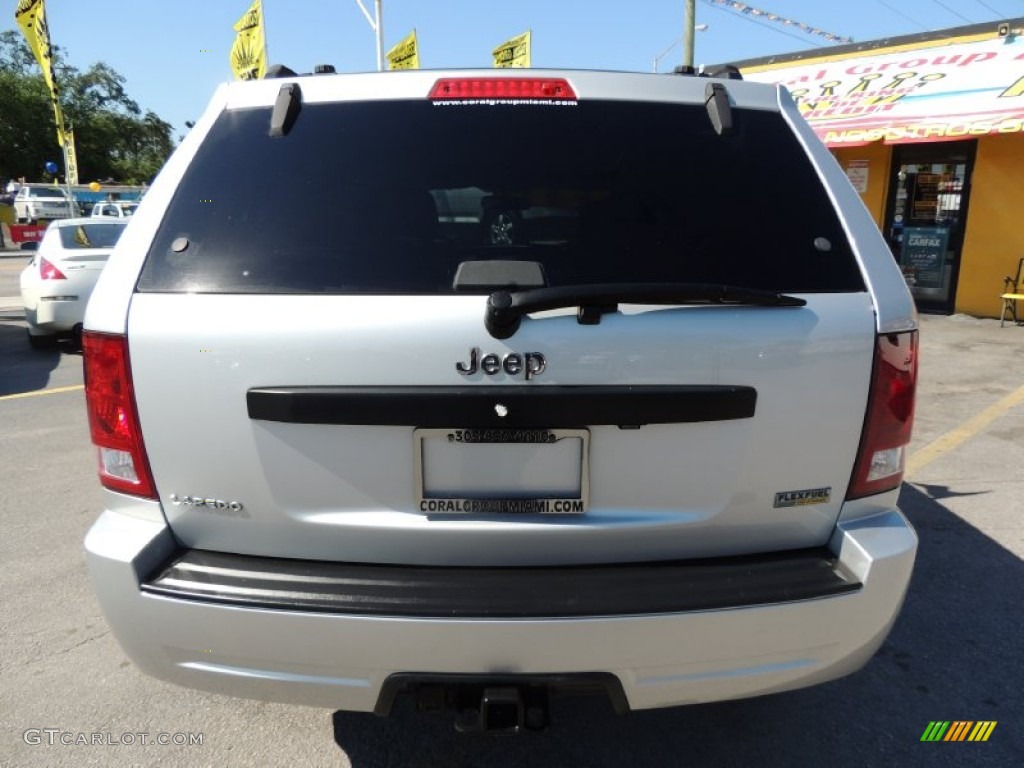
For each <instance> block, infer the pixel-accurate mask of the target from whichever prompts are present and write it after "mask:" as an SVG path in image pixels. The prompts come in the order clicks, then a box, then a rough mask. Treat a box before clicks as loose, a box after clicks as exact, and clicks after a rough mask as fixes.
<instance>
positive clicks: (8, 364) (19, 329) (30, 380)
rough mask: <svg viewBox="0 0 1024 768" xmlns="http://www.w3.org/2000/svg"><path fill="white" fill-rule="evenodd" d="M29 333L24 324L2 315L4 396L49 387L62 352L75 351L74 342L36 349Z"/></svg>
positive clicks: (0, 366)
mask: <svg viewBox="0 0 1024 768" xmlns="http://www.w3.org/2000/svg"><path fill="white" fill-rule="evenodd" d="M26 333H27V331H26V330H25V326H24V325H23V324H21V323H19V322H17V321H14V320H4V319H2V318H0V397H3V396H4V395H18V394H22V393H24V392H34V391H36V390H39V389H45V388H46V385H47V384H48V383H49V381H50V374H51V373H52V372H53V370H54V369H55V368H56V367H57V366H58V365H60V359H61V354H62V353H64V352H69V351H74V348H73V347H71V346H68V345H69V344H70V342H61V344H60V345H59V346H58V347H56V348H55V349H48V350H37V349H32V348H31V347H30V346H29V345H28V340H27V339H26V338H25V334H26Z"/></svg>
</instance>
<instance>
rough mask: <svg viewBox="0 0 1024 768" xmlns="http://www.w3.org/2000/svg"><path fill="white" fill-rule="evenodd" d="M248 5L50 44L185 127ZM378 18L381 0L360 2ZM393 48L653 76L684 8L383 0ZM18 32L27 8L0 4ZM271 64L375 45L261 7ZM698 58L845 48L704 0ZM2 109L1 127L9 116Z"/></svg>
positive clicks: (94, 20)
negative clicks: (516, 40)
mask: <svg viewBox="0 0 1024 768" xmlns="http://www.w3.org/2000/svg"><path fill="white" fill-rule="evenodd" d="M249 3H250V0H94V1H93V2H88V1H87V0H46V12H47V18H48V21H49V25H50V37H51V41H52V42H53V43H54V44H56V45H59V46H61V47H62V48H63V49H64V53H65V55H66V57H67V59H68V61H69V62H70V63H71V64H72V65H73V66H75V67H77V68H79V69H85V68H87V67H88V66H89V65H90V64H92V63H93V62H96V61H104V62H106V63H107V64H109V65H110V66H112V67H113V68H114V69H115V70H116V71H118V72H119V73H121V74H122V75H124V76H125V78H126V79H127V84H126V90H127V93H128V95H129V96H130V97H131V98H133V99H134V100H135V101H136V102H138V103H139V105H140V106H141V107H142V108H143V109H148V110H152V111H153V112H155V113H156V114H157V115H159V116H160V117H161V118H163V119H164V120H166V121H167V122H169V123H171V124H172V125H173V126H174V128H175V137H177V136H180V135H181V134H182V133H184V132H185V131H186V128H185V122H186V121H187V120H196V119H198V117H199V116H200V115H201V114H202V112H203V110H204V108H205V107H206V104H207V102H208V101H209V99H210V97H211V96H212V94H213V92H214V90H215V89H216V87H217V85H218V84H219V83H221V82H224V81H226V80H230V79H231V77H232V74H231V70H230V67H229V65H228V53H229V51H230V49H231V44H232V42H233V40H234V37H235V32H234V30H233V28H232V27H233V24H234V23H235V22H236V21H237V20H238V19H239V18H240V17H241V16H242V15H243V13H244V12H245V11H246V9H247V8H248V7H249ZM364 4H365V5H366V6H367V8H368V9H369V10H370V12H371V14H372V13H373V0H364ZM382 4H383V14H382V15H383V30H384V43H385V49H387V48H389V47H390V46H392V45H394V44H395V43H397V42H398V41H399V40H401V39H402V38H403V37H405V36H406V35H407V34H408V33H409V32H410V31H411V30H412V29H413V28H415V29H416V33H417V37H418V40H419V48H420V62H421V66H422V67H423V68H425V69H426V68H430V69H435V68H446V67H490V66H491V56H490V52H491V49H493V48H494V47H495V46H496V45H498V44H499V43H501V42H503V41H505V40H507V39H509V38H510V37H514V36H515V35H518V34H520V33H521V32H525V31H526V30H527V29H529V30H531V32H532V41H533V47H532V59H533V61H532V63H533V66H534V67H551V68H581V69H612V70H628V71H639V72H650V71H651V70H652V67H653V65H654V63H655V62H654V60H655V58H658V57H660V58H659V59H658V62H657V65H658V69H659V71H670V70H671V69H672V67H673V66H675V65H677V64H681V63H682V56H683V52H682V45H681V40H682V36H683V28H684V13H685V11H684V9H685V3H684V1H683V0H504V1H498V2H495V1H493V0H492V1H490V2H485V1H484V0H476V2H472V1H471V0H382ZM747 4H748V5H752V6H754V7H756V8H758V9H760V10H763V11H770V12H772V13H775V14H777V15H779V16H781V17H784V18H787V19H790V20H792V21H795V22H800V23H802V24H806V25H809V26H811V27H814V28H816V29H819V30H822V31H825V32H829V33H831V34H833V35H837V36H842V37H850V38H853V39H854V40H855V41H856V42H866V41H869V40H877V39H883V38H887V37H894V36H898V35H909V34H916V33H921V32H925V31H929V30H937V29H947V28H950V27H958V26H963V25H967V24H979V23H988V22H992V23H993V26H995V22H997V21H998V20H1000V19H1005V18H1017V17H1024V0H845V1H844V2H838V1H837V0H754V1H753V2H750V1H749V0H747ZM4 6H6V15H5V17H2V16H0V29H17V25H16V24H15V22H14V10H15V7H16V6H17V0H0V13H2V11H3V7H4ZM263 8H264V15H265V24H266V32H267V47H268V52H269V59H270V62H271V63H281V64H286V65H287V66H289V67H291V68H292V69H293V70H295V71H297V72H309V71H312V69H313V67H314V66H315V65H317V64H333V65H334V66H335V67H336V68H337V70H338V71H339V72H364V71H369V70H373V69H376V38H375V35H374V33H373V31H372V30H371V28H370V26H369V24H368V23H367V21H366V19H365V18H364V16H363V14H362V12H361V11H360V9H359V5H358V4H357V2H356V0H263ZM696 16H697V19H696V21H697V23H698V24H706V25H707V27H708V28H707V29H706V30H704V31H701V32H697V33H696V38H695V45H694V49H695V54H694V60H695V63H696V64H698V65H700V64H702V63H704V64H720V63H724V62H729V61H739V60H742V59H748V58H755V57H760V56H768V55H773V54H781V53H791V52H796V51H807V50H812V49H820V50H822V51H824V50H827V49H828V48H829V47H831V46H833V45H835V43H832V42H829V41H828V40H826V39H825V38H824V37H821V36H815V35H807V34H802V33H800V32H798V31H797V30H795V29H793V28H792V27H788V26H784V25H782V24H778V23H772V22H769V21H763V20H757V19H754V18H752V17H750V16H748V15H742V14H738V13H736V12H734V11H730V10H727V9H725V8H723V7H722V6H721V5H718V4H716V3H715V2H714V0H697V1H696ZM2 107H3V105H2V104H0V119H2V116H3V109H2Z"/></svg>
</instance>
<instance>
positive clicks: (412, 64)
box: [386, 29, 420, 69]
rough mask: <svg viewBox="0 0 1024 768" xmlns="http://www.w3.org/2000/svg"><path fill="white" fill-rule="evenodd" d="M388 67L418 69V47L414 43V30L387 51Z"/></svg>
mask: <svg viewBox="0 0 1024 768" xmlns="http://www.w3.org/2000/svg"><path fill="white" fill-rule="evenodd" d="M386 55H387V58H388V69H419V68H420V49H419V45H418V44H417V43H416V30H415V29H414V30H413V31H412V32H411V33H410V34H409V36H408V37H406V38H405V39H404V40H402V41H401V42H399V43H397V44H396V45H395V47H394V48H392V49H391V50H390V51H388V52H387V54H386Z"/></svg>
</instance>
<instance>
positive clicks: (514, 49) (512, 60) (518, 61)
mask: <svg viewBox="0 0 1024 768" xmlns="http://www.w3.org/2000/svg"><path fill="white" fill-rule="evenodd" d="M491 55H492V56H493V57H494V66H495V67H498V68H504V67H529V66H530V30H527V31H526V32H524V33H523V34H521V35H518V36H517V37H513V38H512V39H511V40H506V41H505V42H504V43H502V44H501V45H499V46H498V47H497V48H495V49H494V50H493V51H491Z"/></svg>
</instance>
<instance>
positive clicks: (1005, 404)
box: [905, 387, 1024, 478]
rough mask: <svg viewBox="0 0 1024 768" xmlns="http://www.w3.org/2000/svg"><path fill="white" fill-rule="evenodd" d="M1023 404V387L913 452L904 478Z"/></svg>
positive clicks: (908, 460)
mask: <svg viewBox="0 0 1024 768" xmlns="http://www.w3.org/2000/svg"><path fill="white" fill-rule="evenodd" d="M1021 403H1024V387H1020V388H1019V389H1017V390H1015V391H1013V392H1011V393H1010V394H1008V395H1007V396H1006V397H1004V398H1003V399H1002V400H999V401H998V402H995V403H993V404H992V405H990V406H989V407H988V408H986V409H985V410H983V411H981V412H980V413H978V414H977V415H976V416H973V417H971V418H970V419H968V420H967V421H965V422H964V423H963V424H961V425H960V426H958V427H956V428H955V429H951V430H950V431H949V432H947V433H946V434H944V435H942V437H939V438H938V439H936V440H933V441H932V442H930V443H928V445H926V446H925V447H924V448H921V449H920V450H919V451H915V452H914V453H913V455H911V456H910V458H909V459H907V468H906V473H905V475H906V477H908V478H909V477H910V476H911V475H913V474H916V473H917V472H920V471H921V470H922V469H924V468H925V467H926V466H928V465H929V464H931V463H932V462H933V461H935V460H936V459H937V458H939V457H940V456H943V455H945V454H947V453H949V452H950V451H952V450H954V449H956V448H958V447H959V446H960V445H961V444H962V443H964V442H965V441H967V440H969V439H970V438H972V437H974V436H975V435H976V434H978V433H979V432H981V431H982V430H983V429H985V427H987V426H988V425H989V424H991V423H992V422H993V421H995V420H996V419H998V418H999V417H1000V416H1002V415H1003V414H1004V413H1006V412H1007V411H1009V410H1010V409H1012V408H1014V407H1016V406H1018V405H1020V404H1021Z"/></svg>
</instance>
